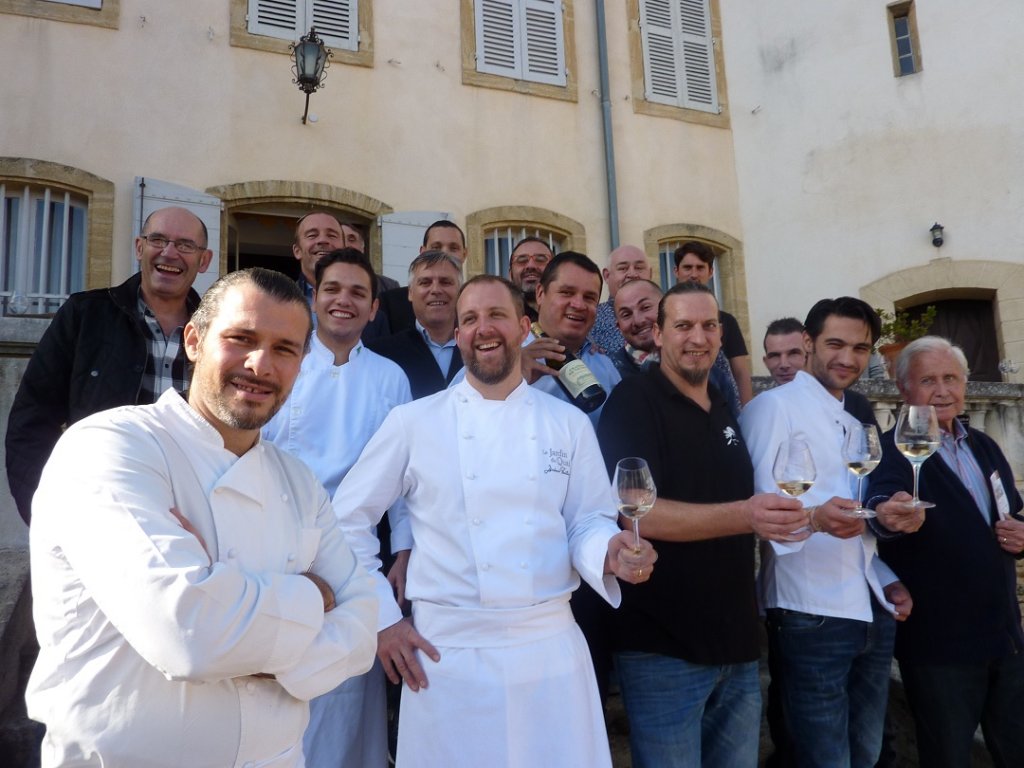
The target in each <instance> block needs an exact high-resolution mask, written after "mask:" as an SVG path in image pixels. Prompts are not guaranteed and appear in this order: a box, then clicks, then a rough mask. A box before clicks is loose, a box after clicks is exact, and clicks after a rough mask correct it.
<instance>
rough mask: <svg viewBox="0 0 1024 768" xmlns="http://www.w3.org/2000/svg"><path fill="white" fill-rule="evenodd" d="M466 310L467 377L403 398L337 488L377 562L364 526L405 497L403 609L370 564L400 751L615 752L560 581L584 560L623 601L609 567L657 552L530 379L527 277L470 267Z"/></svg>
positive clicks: (513, 759) (513, 758) (525, 755)
mask: <svg viewBox="0 0 1024 768" xmlns="http://www.w3.org/2000/svg"><path fill="white" fill-rule="evenodd" d="M458 322H459V327H458V330H457V341H458V345H459V350H460V352H461V353H462V357H463V360H464V361H465V365H466V370H467V375H466V378H465V379H464V380H463V381H461V382H459V383H457V384H454V385H453V386H452V387H451V388H449V389H447V390H445V391H444V392H440V393H438V394H436V395H433V396H430V397H426V398H423V399H420V400H417V401H415V402H413V403H410V404H408V405H401V406H398V407H397V408H395V409H394V410H393V411H392V412H391V413H390V414H389V415H388V417H387V418H386V419H385V420H384V424H383V425H382V426H381V428H380V430H379V431H378V432H377V434H376V435H374V437H373V438H372V439H371V440H370V442H369V443H368V444H367V446H366V449H365V450H364V451H363V454H362V456H361V457H360V459H359V461H358V462H357V463H356V465H355V466H354V467H353V468H352V470H351V471H350V472H349V473H348V475H347V476H346V477H345V479H344V481H342V484H341V486H340V487H339V488H338V493H337V494H336V495H335V497H334V507H335V511H336V512H337V514H338V516H339V518H340V519H341V520H342V525H343V527H344V528H345V532H346V534H347V535H348V536H349V540H350V541H351V542H352V545H353V549H355V550H356V552H357V553H358V555H359V558H360V560H361V562H363V563H364V564H366V565H367V566H368V567H369V568H370V569H376V567H377V565H378V560H377V558H376V544H375V541H374V538H373V526H375V525H376V523H377V521H378V520H379V519H380V516H381V515H382V514H383V512H384V510H385V509H387V508H388V507H389V506H390V505H391V504H392V502H393V501H394V500H395V499H397V498H400V497H401V498H404V500H405V502H406V504H407V506H408V509H409V520H410V522H411V527H412V535H413V542H414V544H413V549H412V556H411V559H410V562H409V573H408V582H407V585H406V595H407V597H408V598H409V599H410V600H411V601H412V605H413V615H412V618H405V619H403V618H402V614H401V612H400V611H399V609H398V606H397V604H396V603H395V600H394V598H393V597H392V593H391V588H390V585H388V583H387V582H386V581H385V580H384V577H383V575H381V574H380V573H379V572H377V574H376V575H377V577H378V595H379V596H380V597H381V600H382V609H381V617H380V627H381V631H380V632H379V634H378V657H379V658H380V659H381V661H382V662H383V664H384V669H385V672H386V673H387V674H388V676H389V677H390V678H391V679H392V680H394V681H396V682H397V680H398V679H399V677H401V679H403V680H404V682H405V688H404V690H403V694H402V719H401V723H400V726H399V733H398V765H399V766H401V767H402V768H415V767H417V766H423V767H424V768H426V767H427V766H429V767H430V768H436V766H441V765H443V766H446V768H452V767H456V768H457V767H458V766H467V768H468V767H469V766H473V767H474V768H475V767H476V766H481V765H486V766H497V767H499V768H500V767H501V766H537V765H557V766H564V767H566V768H571V767H573V766H579V767H580V768H600V767H601V766H610V765H611V761H610V757H609V753H608V741H607V736H606V734H605V728H604V717H603V714H602V711H601V707H600V703H599V701H598V694H597V687H596V684H595V681H594V673H593V669H592V666H591V663H590V658H589V654H588V653H587V646H586V641H585V640H584V639H583V636H582V633H580V631H579V629H578V627H577V626H576V624H575V623H574V622H573V618H572V613H571V611H570V610H569V596H570V594H571V593H572V591H573V590H574V589H575V588H576V587H577V586H578V584H579V580H580V578H581V577H582V578H583V579H584V580H586V582H587V583H589V584H590V585H591V586H592V587H593V588H594V589H595V590H597V592H598V593H599V594H601V595H602V596H603V597H604V598H605V599H606V600H608V602H610V603H612V604H613V605H617V604H618V601H619V588H618V585H617V583H616V580H615V577H616V576H617V577H618V578H621V579H624V580H626V581H630V582H633V583H638V582H642V581H645V580H646V579H648V578H649V577H650V573H651V567H652V565H653V563H654V560H655V557H656V555H655V553H654V551H653V549H652V548H651V547H650V544H649V543H647V542H643V545H642V547H641V549H640V550H639V551H638V552H633V551H632V538H631V536H632V534H629V533H625V532H622V531H620V530H619V528H618V526H617V525H616V522H615V512H614V501H613V500H612V497H611V493H610V489H609V484H608V476H607V474H606V473H605V470H604V463H603V461H602V459H601V454H600V450H599V448H598V446H597V440H596V437H595V436H594V431H593V428H592V427H591V425H590V421H589V420H588V419H587V417H586V416H585V415H584V414H583V413H582V412H581V411H579V410H577V409H576V408H574V407H573V406H571V405H569V404H567V403H564V402H562V401H560V400H558V399H556V398H554V397H551V396H550V395H547V394H545V393H543V392H539V391H537V390H536V389H535V388H531V387H529V386H527V385H526V382H525V381H524V380H523V378H522V373H521V368H520V354H521V350H520V345H521V344H522V342H523V340H524V339H525V338H526V335H527V333H528V332H529V322H528V320H527V319H526V317H525V316H524V312H523V298H522V293H521V292H520V291H519V289H518V288H516V287H515V286H513V285H512V284H511V283H509V282H508V281H506V280H503V279H501V278H498V277H493V276H489V275H481V276H479V277H476V278H473V279H472V280H470V281H469V282H468V283H466V285H465V286H464V287H463V288H462V291H461V292H460V294H459V299H458Z"/></svg>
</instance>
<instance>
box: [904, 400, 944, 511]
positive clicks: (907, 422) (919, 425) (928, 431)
mask: <svg viewBox="0 0 1024 768" xmlns="http://www.w3.org/2000/svg"><path fill="white" fill-rule="evenodd" d="M940 439H941V433H940V432H939V419H938V416H937V415H936V413H935V406H933V405H904V406H903V407H902V408H900V415H899V418H898V419H897V420H896V448H898V449H899V452H900V453H902V454H903V455H904V457H906V459H907V461H909V462H910V464H911V466H912V467H913V469H914V499H913V501H912V502H910V503H911V504H913V505H914V506H915V507H920V508H923V509H929V508H931V507H934V506H935V505H934V504H932V503H931V502H930V501H921V499H920V498H919V497H918V482H919V477H920V474H921V465H922V464H924V462H925V461H926V460H927V459H928V457H929V456H931V455H932V454H933V453H935V451H936V450H938V447H939V440H940Z"/></svg>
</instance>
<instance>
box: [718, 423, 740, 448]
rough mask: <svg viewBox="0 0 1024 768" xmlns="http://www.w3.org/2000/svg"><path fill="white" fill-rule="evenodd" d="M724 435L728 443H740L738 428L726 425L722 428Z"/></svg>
mask: <svg viewBox="0 0 1024 768" xmlns="http://www.w3.org/2000/svg"><path fill="white" fill-rule="evenodd" d="M722 437H724V438H725V444H726V445H739V444H740V439H739V437H738V436H737V435H736V430H735V429H733V428H732V427H726V428H725V429H723V430H722Z"/></svg>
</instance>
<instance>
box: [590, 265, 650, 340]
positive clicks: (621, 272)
mask: <svg viewBox="0 0 1024 768" xmlns="http://www.w3.org/2000/svg"><path fill="white" fill-rule="evenodd" d="M601 272H602V274H603V275H604V280H605V282H606V283H607V284H608V300H607V301H603V302H601V303H600V304H598V306H597V319H596V320H595V321H594V327H593V329H592V330H591V331H590V339H591V340H592V341H593V342H594V343H595V344H597V346H599V347H600V348H601V349H602V350H603V351H604V353H605V354H606V355H610V354H611V353H612V352H614V351H615V350H617V349H619V348H620V347H621V346H622V345H623V344H624V343H625V339H623V338H622V334H621V333H619V329H618V326H617V324H616V319H615V294H616V293H618V291H619V288H621V287H622V286H623V285H625V284H626V283H628V282H629V281H630V280H650V279H651V265H650V264H648V263H647V254H645V253H644V252H643V251H642V250H640V249H639V248H637V247H636V246H635V245H620V246H619V247H618V248H616V249H615V250H614V251H612V252H611V253H610V254H608V266H607V267H605V268H604V269H603V270H601Z"/></svg>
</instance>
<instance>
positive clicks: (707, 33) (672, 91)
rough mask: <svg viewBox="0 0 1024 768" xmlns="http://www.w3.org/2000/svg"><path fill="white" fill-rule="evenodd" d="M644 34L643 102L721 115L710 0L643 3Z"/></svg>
mask: <svg viewBox="0 0 1024 768" xmlns="http://www.w3.org/2000/svg"><path fill="white" fill-rule="evenodd" d="M640 32H641V36H642V40H643V49H644V96H645V98H646V99H647V100H648V101H651V102H654V103H658V104H670V105H672V106H677V107H684V108H686V109H697V110H701V111H703V112H715V113H717V112H718V87H717V82H716V80H715V54H714V40H713V39H712V37H711V9H710V5H709V0H641V2H640Z"/></svg>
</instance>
